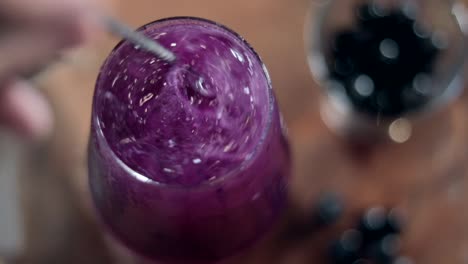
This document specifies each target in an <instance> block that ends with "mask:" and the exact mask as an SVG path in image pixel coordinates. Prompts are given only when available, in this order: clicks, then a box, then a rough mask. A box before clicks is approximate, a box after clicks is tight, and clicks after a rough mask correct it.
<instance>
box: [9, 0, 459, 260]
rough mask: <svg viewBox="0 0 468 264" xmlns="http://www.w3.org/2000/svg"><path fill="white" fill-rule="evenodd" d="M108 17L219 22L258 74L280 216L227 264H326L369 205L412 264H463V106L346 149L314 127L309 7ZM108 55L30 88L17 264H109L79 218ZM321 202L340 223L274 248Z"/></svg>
mask: <svg viewBox="0 0 468 264" xmlns="http://www.w3.org/2000/svg"><path fill="white" fill-rule="evenodd" d="M114 6H115V8H116V10H117V11H118V13H119V14H120V15H121V18H123V19H124V20H126V21H128V22H129V23H131V24H132V25H134V26H138V25H142V24H145V23H147V22H149V21H151V20H155V19H158V18H162V17H168V16H181V15H188V16H199V17H204V18H208V19H211V20H215V21H218V22H221V23H223V24H225V25H227V26H229V27H230V28H232V29H234V30H235V31H237V32H239V33H241V34H242V35H243V36H244V37H245V38H246V39H247V40H248V41H249V42H250V43H251V44H252V45H253V46H254V47H255V48H256V50H257V51H258V52H259V53H260V55H261V56H262V58H263V60H264V62H265V64H266V65H267V67H268V68H269V70H270V74H271V76H272V79H273V86H274V89H275V92H276V94H277V96H278V99H279V103H280V106H281V109H282V112H283V115H284V117H285V120H286V122H287V124H288V127H289V136H290V142H291V147H292V149H293V154H294V177H293V179H292V181H291V186H290V190H291V199H290V200H291V202H290V203H291V206H290V209H289V210H288V213H287V215H286V216H285V217H284V220H283V223H282V224H281V225H280V226H278V228H277V229H276V230H275V231H274V232H273V234H271V235H270V236H269V238H268V239H266V240H265V241H264V242H262V243H259V245H257V246H256V247H255V248H254V249H252V250H251V251H249V252H246V253H245V254H243V256H240V257H239V258H236V259H234V260H232V261H231V262H232V263H252V264H253V263H278V264H280V263H284V264H286V263H287V264H296V263H297V264H302V263H328V262H327V257H326V249H327V247H328V246H329V244H330V243H331V241H333V240H335V239H338V238H339V236H340V233H341V232H342V231H343V230H345V229H346V228H349V227H352V226H353V223H354V222H355V221H356V217H357V215H358V214H359V213H361V212H362V211H363V210H364V209H365V208H367V207H369V206H375V205H384V206H390V207H393V206H397V207H400V208H401V209H402V212H404V213H405V215H407V219H408V223H407V226H406V229H405V232H404V234H403V253H405V254H408V255H409V256H411V257H413V258H414V259H415V260H416V263H424V264H431V263H434V264H435V263H438V264H440V263H451V264H452V263H453V264H457V263H460V264H461V263H466V261H468V253H467V252H468V227H467V224H465V223H468V221H467V220H468V215H467V214H468V210H465V207H466V206H468V201H466V198H467V195H466V194H465V192H464V190H465V187H468V182H467V180H466V176H467V170H466V166H468V164H467V163H466V158H467V154H468V153H467V151H468V148H467V147H468V142H467V140H468V133H467V132H468V129H467V126H468V122H467V121H468V115H467V113H468V109H467V104H465V102H464V99H465V98H463V100H459V101H458V102H457V103H455V104H453V105H451V106H450V107H449V109H446V110H445V111H444V112H442V113H439V114H438V115H436V116H433V117H431V118H430V119H429V120H426V121H424V122H420V123H419V124H417V126H416V127H415V130H414V134H413V135H414V136H413V138H412V139H411V140H410V141H409V142H407V143H405V144H386V145H381V146H377V147H375V148H372V149H355V148H351V147H350V146H349V145H347V144H345V142H343V141H341V140H340V139H338V138H337V137H335V136H334V135H333V134H332V133H330V131H329V130H328V129H327V128H326V127H325V126H324V124H323V123H322V121H321V119H320V116H319V107H318V102H319V93H318V88H317V85H316V84H315V83H314V81H313V79H312V77H311V74H310V73H309V69H308V67H307V64H306V53H305V48H304V44H303V43H304V41H303V26H304V21H305V17H306V14H307V11H308V8H309V6H310V5H309V1H307V0H295V1H286V0H238V1H219V0H198V1H193V0H179V1H160V0H138V1H120V2H115V3H114ZM312 6H314V5H312ZM114 44H115V40H110V39H106V40H104V41H101V42H99V43H95V44H93V45H90V46H88V47H85V48H83V49H81V50H79V51H76V52H74V53H73V54H72V55H71V56H70V58H69V60H70V62H69V63H65V65H62V67H57V68H55V69H52V70H51V71H50V72H49V73H47V74H46V75H45V76H43V78H42V79H41V80H40V83H41V85H42V87H44V90H45V92H46V93H47V94H48V96H49V97H50V98H51V101H52V104H53V106H54V108H55V109H56V115H57V124H56V125H57V128H56V133H55V135H54V136H53V138H52V139H51V141H50V142H48V143H47V144H45V145H43V146H38V147H36V148H34V149H32V150H31V151H30V153H29V154H28V155H27V157H26V158H25V161H24V162H25V165H24V166H23V167H22V168H23V170H22V174H21V179H22V188H23V189H22V190H23V197H22V201H23V204H24V206H25V213H26V226H27V232H26V235H27V248H26V250H25V252H24V254H22V256H21V257H20V258H19V259H18V260H17V262H18V263H47V264H50V263H80V264H81V263H90V264H92V263H99V264H104V263H115V262H116V261H115V260H112V257H111V255H112V254H111V253H110V251H109V250H108V248H106V246H105V242H104V240H105V239H104V238H103V237H104V236H103V234H102V231H101V230H100V229H99V228H97V227H96V225H95V219H94V216H93V214H92V213H91V210H90V208H91V207H90V201H89V194H88V190H87V182H86V181H87V179H86V177H87V175H86V162H85V159H86V155H85V150H86V144H87V136H88V130H89V123H90V122H89V117H90V108H91V98H92V92H93V87H94V81H95V78H96V76H97V72H98V69H99V66H100V63H101V62H102V61H103V59H104V58H105V56H106V55H107V54H108V52H109V51H110V49H111V48H112V47H113V45H114ZM326 192H335V193H338V194H339V195H341V196H342V197H343V199H344V201H345V212H344V216H343V217H342V219H340V220H339V222H338V223H336V224H334V225H332V226H330V227H328V228H324V229H321V230H318V231H316V232H312V233H311V234H309V235H308V236H306V237H303V238H300V239H297V240H288V239H285V236H284V235H283V234H284V232H285V230H287V229H288V228H289V227H290V226H291V225H293V224H294V223H295V221H297V220H298V219H301V217H303V216H304V215H306V214H307V213H308V212H310V210H312V206H313V205H314V204H315V202H316V200H317V198H318V197H319V196H320V194H321V193H326ZM120 262H121V263H125V261H124V260H123V258H122V259H121V261H119V263H120Z"/></svg>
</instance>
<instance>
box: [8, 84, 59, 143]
mask: <svg viewBox="0 0 468 264" xmlns="http://www.w3.org/2000/svg"><path fill="white" fill-rule="evenodd" d="M1 88H2V89H1V91H0V125H2V126H5V127H7V128H8V129H12V130H13V131H14V132H15V133H17V134H19V135H20V136H22V137H25V138H27V139H30V140H33V141H38V140H41V139H44V138H45V137H46V136H48V135H49V134H50V132H51V131H52V128H53V118H52V110H51V108H50V106H49V105H48V103H47V101H46V100H45V98H44V97H43V95H42V94H41V93H40V92H39V90H38V89H36V88H35V87H33V86H32V85H31V84H30V83H28V82H26V81H24V80H13V81H11V82H8V83H7V84H6V85H5V86H4V87H1Z"/></svg>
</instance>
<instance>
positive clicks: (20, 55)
mask: <svg viewBox="0 0 468 264" xmlns="http://www.w3.org/2000/svg"><path fill="white" fill-rule="evenodd" d="M3 1H5V2H3ZM90 2H91V1H85V0H67V1H65V0H1V1H0V10H4V11H3V12H6V11H5V10H7V11H8V15H6V16H7V18H8V16H13V17H14V18H16V21H14V20H13V22H12V21H10V22H7V23H8V24H6V25H4V27H3V28H2V30H3V31H0V58H2V60H1V61H0V80H2V79H5V78H6V77H8V76H9V75H12V74H13V73H17V72H19V73H20V74H21V73H23V72H26V73H27V72H29V71H31V68H32V69H33V70H34V68H35V67H37V66H38V65H41V64H45V63H47V62H48V61H49V60H51V59H52V58H53V57H54V56H56V55H57V53H58V52H61V51H62V50H63V49H66V48H71V47H73V46H76V45H78V44H82V43H83V42H86V41H88V40H89V39H91V38H92V37H93V36H94V34H95V31H97V29H98V26H97V25H96V22H95V21H96V19H94V18H93V17H91V16H92V15H93V13H94V12H97V11H96V10H93V11H91V9H93V6H94V5H93V4H90ZM36 9H37V10H36ZM3 18H4V15H0V19H3ZM20 18H23V21H21V22H20V21H19V19H20ZM7 21H8V19H7Z"/></svg>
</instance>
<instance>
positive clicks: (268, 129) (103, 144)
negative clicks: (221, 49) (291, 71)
mask: <svg viewBox="0 0 468 264" xmlns="http://www.w3.org/2000/svg"><path fill="white" fill-rule="evenodd" d="M184 21H186V22H187V23H191V24H193V22H196V23H200V24H203V25H207V26H211V27H215V28H218V29H221V30H222V31H224V32H226V34H228V35H231V36H234V37H235V38H236V39H237V40H239V41H240V42H241V45H245V46H246V47H247V48H248V49H249V50H250V51H251V52H252V54H253V55H254V57H255V58H256V59H257V61H258V62H259V63H260V66H261V67H262V72H263V77H264V78H265V81H266V84H267V90H268V91H267V97H268V115H267V120H266V126H265V128H263V131H262V133H261V137H260V139H259V141H258V144H256V146H255V147H254V148H253V150H252V151H251V152H249V155H247V156H248V157H249V158H248V159H245V160H243V161H242V162H241V163H240V164H239V166H238V167H237V168H236V169H234V170H232V171H229V172H227V173H225V174H224V175H221V176H219V177H217V178H216V179H215V180H212V181H209V180H204V181H202V182H200V183H199V184H196V185H193V186H184V185H181V184H170V183H164V182H160V181H157V180H154V179H151V178H150V177H148V176H145V175H143V174H142V173H140V172H138V171H136V170H135V169H133V168H131V167H130V166H129V165H128V164H126V163H125V162H124V161H123V160H122V159H121V158H120V157H119V156H118V155H117V154H116V153H115V152H114V150H113V149H112V148H111V147H110V145H109V143H108V141H107V138H106V136H105V135H104V132H103V130H102V128H101V126H100V124H99V117H98V116H97V113H96V107H95V103H96V97H95V95H96V92H97V90H98V87H99V83H100V81H101V77H102V75H103V71H102V69H104V68H105V67H106V66H107V65H108V62H109V58H110V57H112V54H113V53H114V52H115V51H117V50H118V49H119V47H120V46H121V45H123V44H124V43H127V41H126V40H125V39H123V40H121V41H119V43H117V44H116V45H115V47H114V48H113V49H112V50H111V51H110V53H109V55H107V57H106V59H105V60H104V62H103V64H102V66H101V67H100V71H99V74H98V76H97V80H96V83H95V91H94V95H93V110H92V114H91V115H92V120H91V124H92V125H91V130H92V131H91V135H90V137H93V135H95V136H96V138H97V140H96V141H97V142H95V144H99V146H100V149H103V150H104V151H107V152H108V153H110V157H111V158H112V159H113V160H114V162H115V163H116V164H117V165H118V166H119V167H120V168H122V169H123V170H124V171H125V172H126V173H128V175H129V176H130V177H133V178H134V179H135V180H137V181H139V182H142V183H145V184H149V185H154V186H158V187H164V188H169V189H175V190H176V189H185V190H197V189H204V188H210V187H213V186H216V185H218V184H219V183H222V182H224V181H225V180H226V179H229V178H232V177H234V176H235V175H238V174H240V173H241V172H243V171H245V170H246V169H248V168H249V167H251V166H252V165H253V164H254V162H255V159H256V158H257V157H258V156H259V155H261V153H262V152H263V150H264V149H265V147H266V140H267V138H268V137H269V136H270V135H271V133H272V126H273V119H274V111H275V108H276V101H275V97H274V92H273V88H272V82H271V78H270V75H269V73H268V70H267V68H266V66H265V64H264V63H263V61H262V59H261V57H260V55H259V54H258V53H257V52H256V51H255V49H254V48H253V47H252V46H251V45H250V44H249V43H248V42H247V41H246V40H245V39H244V38H243V37H242V36H241V35H240V34H239V33H237V32H235V31H234V30H232V29H230V28H228V27H227V26H225V25H223V24H220V23H218V22H214V21H212V20H209V19H205V18H199V17H191V16H174V17H167V18H162V19H157V20H154V21H151V22H148V23H146V24H144V25H142V26H140V27H138V29H137V31H140V32H141V31H144V30H146V29H148V28H149V27H152V26H155V25H160V24H162V23H169V25H170V24H171V23H174V24H184ZM89 147H90V146H89ZM103 150H97V152H99V154H98V155H101V156H102V154H101V152H102V151H103ZM104 159H106V158H104Z"/></svg>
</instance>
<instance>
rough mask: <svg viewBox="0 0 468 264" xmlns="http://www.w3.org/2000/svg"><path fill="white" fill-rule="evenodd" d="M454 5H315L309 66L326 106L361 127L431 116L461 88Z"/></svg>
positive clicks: (405, 0)
mask: <svg viewBox="0 0 468 264" xmlns="http://www.w3.org/2000/svg"><path fill="white" fill-rule="evenodd" d="M449 2H452V1H432V0H431V1H422V0H401V1H394V0H389V1H386V0H381V1H362V0H331V1H327V2H325V3H323V4H322V5H321V6H318V7H317V5H318V4H315V5H316V6H315V9H316V10H317V11H318V12H314V13H313V14H312V15H311V18H312V19H313V20H312V21H311V23H309V24H311V25H313V26H311V27H308V31H307V32H306V38H307V43H308V47H307V48H308V50H307V52H308V59H309V65H310V67H311V70H312V73H313V75H314V77H315V79H316V80H317V81H318V82H319V84H320V86H321V87H322V88H323V90H324V94H325V95H326V96H325V97H326V98H327V99H328V100H332V101H333V100H334V101H335V102H334V103H335V104H336V103H337V102H338V103H339V104H340V105H341V106H340V107H341V109H347V110H348V111H350V112H352V113H353V115H354V116H358V117H359V118H360V119H367V120H369V121H371V122H374V123H375V120H376V119H378V120H382V121H383V122H385V121H392V120H396V119H398V118H401V117H405V118H417V117H419V116H423V115H422V114H427V113H433V112H435V111H436V110H438V109H441V108H442V107H444V106H446V105H448V104H449V103H450V102H451V101H452V100H453V99H455V98H457V96H458V95H459V94H460V92H461V90H462V87H463V80H462V78H461V76H462V74H461V73H462V69H463V65H464V61H465V40H464V39H465V37H464V34H463V31H462V30H461V26H460V23H459V20H458V19H457V16H456V15H455V14H454V11H453V10H454V9H453V5H452V4H450V3H449Z"/></svg>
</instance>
